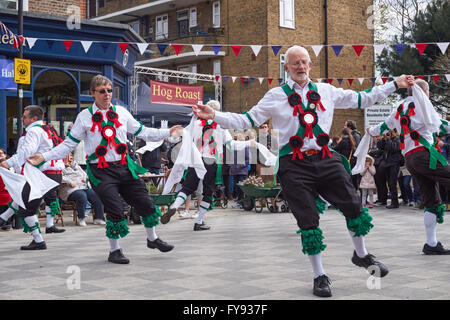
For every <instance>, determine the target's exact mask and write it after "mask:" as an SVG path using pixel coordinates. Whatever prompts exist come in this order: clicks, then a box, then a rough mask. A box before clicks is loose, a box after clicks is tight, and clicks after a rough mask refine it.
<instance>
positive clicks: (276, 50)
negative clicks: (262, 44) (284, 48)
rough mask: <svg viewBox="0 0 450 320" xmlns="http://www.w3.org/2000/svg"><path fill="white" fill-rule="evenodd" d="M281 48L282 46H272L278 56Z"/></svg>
mask: <svg viewBox="0 0 450 320" xmlns="http://www.w3.org/2000/svg"><path fill="white" fill-rule="evenodd" d="M280 49H281V46H272V51H273V54H274V55H275V56H277V54H278V52H279V51H280Z"/></svg>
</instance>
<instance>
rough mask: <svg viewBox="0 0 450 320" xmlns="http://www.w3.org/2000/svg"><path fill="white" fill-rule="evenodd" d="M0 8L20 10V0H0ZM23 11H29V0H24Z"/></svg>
mask: <svg viewBox="0 0 450 320" xmlns="http://www.w3.org/2000/svg"><path fill="white" fill-rule="evenodd" d="M0 9H12V10H19V0H0ZM23 11H28V0H23Z"/></svg>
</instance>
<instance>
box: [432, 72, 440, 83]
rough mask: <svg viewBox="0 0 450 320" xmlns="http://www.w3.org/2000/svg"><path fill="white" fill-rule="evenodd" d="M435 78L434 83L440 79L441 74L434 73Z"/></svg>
mask: <svg viewBox="0 0 450 320" xmlns="http://www.w3.org/2000/svg"><path fill="white" fill-rule="evenodd" d="M433 80H434V83H436V82H437V81H438V80H439V75H438V74H436V75H434V76H433Z"/></svg>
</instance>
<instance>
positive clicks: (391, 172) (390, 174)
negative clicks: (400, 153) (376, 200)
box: [378, 163, 400, 204]
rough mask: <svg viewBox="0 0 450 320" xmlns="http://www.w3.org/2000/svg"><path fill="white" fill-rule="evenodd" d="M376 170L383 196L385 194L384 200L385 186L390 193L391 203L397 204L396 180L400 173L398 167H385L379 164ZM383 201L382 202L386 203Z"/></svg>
mask: <svg viewBox="0 0 450 320" xmlns="http://www.w3.org/2000/svg"><path fill="white" fill-rule="evenodd" d="M378 170H379V172H380V182H381V188H382V192H383V194H384V193H386V200H387V189H386V184H387V185H388V187H389V192H390V193H391V200H392V201H393V203H397V204H398V192H397V180H398V173H399V171H400V166H399V165H395V164H394V165H389V166H386V165H385V164H383V163H382V164H381V165H380V166H379V167H378ZM386 200H384V201H383V202H386Z"/></svg>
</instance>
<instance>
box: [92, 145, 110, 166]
mask: <svg viewBox="0 0 450 320" xmlns="http://www.w3.org/2000/svg"><path fill="white" fill-rule="evenodd" d="M107 152H108V149H106V147H105V146H104V145H102V144H101V145H99V146H98V147H97V148H95V155H96V156H97V157H98V165H97V168H107V167H108V164H107V163H106V160H105V156H106V153H107Z"/></svg>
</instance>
